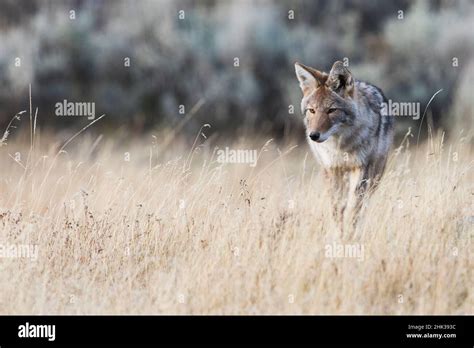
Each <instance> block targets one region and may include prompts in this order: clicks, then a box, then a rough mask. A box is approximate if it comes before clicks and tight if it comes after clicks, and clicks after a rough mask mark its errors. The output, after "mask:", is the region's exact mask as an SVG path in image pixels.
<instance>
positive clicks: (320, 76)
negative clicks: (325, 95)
mask: <svg viewBox="0 0 474 348" xmlns="http://www.w3.org/2000/svg"><path fill="white" fill-rule="evenodd" d="M295 71H296V77H297V78H298V81H299V82H300V87H301V90H302V91H303V94H307V93H308V92H309V91H311V90H312V89H315V88H317V87H319V86H320V85H322V84H324V82H326V79H327V77H328V75H327V74H326V73H322V72H321V71H318V70H316V69H313V68H310V67H309V66H306V65H303V64H300V63H295Z"/></svg>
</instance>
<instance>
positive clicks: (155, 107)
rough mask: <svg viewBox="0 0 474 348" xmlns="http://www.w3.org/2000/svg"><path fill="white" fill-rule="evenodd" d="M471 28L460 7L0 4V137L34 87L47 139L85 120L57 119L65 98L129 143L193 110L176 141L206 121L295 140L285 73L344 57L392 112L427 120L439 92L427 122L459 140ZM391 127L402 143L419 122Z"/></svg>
mask: <svg viewBox="0 0 474 348" xmlns="http://www.w3.org/2000/svg"><path fill="white" fill-rule="evenodd" d="M71 10H73V11H75V19H71V13H70V11H71ZM179 11H184V19H183V20H180V19H179V14H180V12H179ZM289 11H294V13H292V12H289ZM400 11H401V12H400ZM292 15H294V19H290V18H289V17H291V16H292ZM472 23H474V4H473V3H472V1H469V0H464V1H448V0H446V1H442V0H439V1H406V0H396V1H390V2H381V1H375V0H373V1H371V0H368V1H357V0H352V1H349V0H340V1H324V0H319V1H318V0H316V1H314V0H311V1H304V0H295V1H272V0H260V1H248V0H239V1H211V0H209V1H168V0H155V1H151V0H149V1H146V0H140V1H132V0H124V1H111V0H103V1H56V0H49V1H39V0H32V1H28V2H23V1H22V2H18V1H14V0H3V1H2V11H1V13H0V42H1V45H2V49H1V50H0V81H1V86H2V87H1V89H0V125H2V126H4V125H5V124H6V123H8V121H9V120H10V118H11V117H12V115H14V114H15V113H16V112H18V111H19V110H23V109H26V108H27V107H26V106H27V104H28V93H27V88H28V84H29V83H32V84H33V97H34V103H35V104H36V105H38V106H39V110H40V115H41V117H40V118H39V119H38V122H39V124H40V125H47V126H48V127H54V128H56V129H57V128H63V129H64V128H65V129H67V128H69V127H75V128H77V127H78V125H77V123H80V124H85V123H86V122H87V121H86V120H85V119H77V118H74V119H71V118H68V119H61V118H58V117H56V116H55V115H54V104H55V103H56V102H58V101H62V100H63V99H68V100H71V101H93V102H95V103H96V109H97V113H99V114H103V113H105V114H107V115H108V117H106V119H105V120H104V121H103V122H101V124H103V125H104V126H106V127H105V128H107V129H111V130H117V129H120V128H123V129H124V130H125V131H126V132H127V134H132V133H136V134H139V133H141V132H143V131H145V130H150V129H153V128H159V129H161V130H163V129H166V128H168V127H169V128H173V127H176V125H177V124H178V123H179V122H180V121H181V119H182V118H183V115H182V114H180V113H179V105H184V106H185V109H186V112H189V111H190V110H191V109H192V108H193V106H195V105H196V103H198V102H199V101H201V103H203V104H202V107H201V108H200V109H199V111H198V112H196V115H195V116H193V118H192V120H190V121H189V122H187V123H186V125H185V126H184V127H183V129H182V132H181V133H180V134H182V135H183V136H184V137H187V136H189V135H191V134H193V135H194V134H195V133H196V132H197V130H198V129H199V127H200V126H201V125H202V124H205V123H208V124H211V125H212V127H213V132H214V133H218V134H229V133H231V134H235V132H236V130H237V129H239V130H243V131H249V132H258V133H260V134H265V135H270V136H274V137H281V136H283V135H285V134H295V133H294V131H296V132H297V133H296V134H297V135H298V136H300V137H301V134H300V133H298V132H299V131H300V130H301V127H302V125H301V119H300V117H299V116H300V115H299V114H300V113H299V100H300V91H299V90H298V88H297V83H296V79H295V76H294V68H293V63H294V62H295V61H301V62H304V63H306V64H308V65H312V66H315V67H318V68H320V69H325V70H327V69H329V68H330V66H331V64H332V63H333V62H334V61H335V60H336V59H343V58H345V57H346V58H348V59H349V63H350V68H351V70H352V71H353V73H354V74H355V76H356V77H358V78H360V79H363V80H367V81H370V82H372V83H374V84H376V85H378V86H379V87H381V88H382V89H383V90H384V91H385V93H386V95H387V97H389V98H390V99H392V100H394V101H416V102H420V103H421V109H422V111H423V108H424V107H425V106H426V104H427V102H428V100H429V99H430V98H431V96H432V95H433V94H434V93H435V92H436V91H438V90H439V89H443V92H441V93H440V94H439V95H438V96H437V97H436V98H435V100H434V101H433V103H432V105H431V108H430V114H429V115H428V116H429V121H430V124H431V125H432V127H434V128H439V127H442V128H443V129H446V130H453V129H458V128H459V129H461V128H465V129H466V128H467V129H468V128H470V127H471V126H472V113H473V98H472V88H471V87H470V81H472V80H473V78H474V75H473V71H474V67H473V64H474V58H473V51H474V46H473V44H472V43H473V42H474V30H473V24H472ZM16 57H19V58H21V67H15V65H14V63H15V58H16ZM127 57H128V58H130V67H125V66H124V59H125V58H127ZM234 58H239V63H240V66H239V67H235V66H234ZM454 58H455V59H457V66H453V59H454ZM289 105H294V106H295V114H293V115H291V114H289V112H288V110H289ZM431 116H432V117H431ZM398 123H399V130H400V132H401V134H405V132H406V128H407V127H408V126H415V127H418V126H419V124H420V123H419V121H418V122H413V121H412V120H409V119H399V122H398ZM425 125H426V123H425ZM99 127H101V126H99ZM105 128H104V129H105Z"/></svg>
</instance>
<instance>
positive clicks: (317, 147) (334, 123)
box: [295, 61, 393, 222]
mask: <svg viewBox="0 0 474 348" xmlns="http://www.w3.org/2000/svg"><path fill="white" fill-rule="evenodd" d="M295 70H296V76H297V77H298V80H299V83H300V87H301V90H302V91H303V99H302V101H301V111H302V113H303V115H304V116H305V125H306V133H307V136H308V138H307V139H308V142H309V145H310V147H311V150H312V152H313V153H314V155H315V157H316V159H317V161H318V162H319V163H320V164H321V166H322V167H323V168H324V172H325V176H326V178H328V179H329V182H330V189H331V195H332V197H333V198H334V199H335V201H334V203H335V204H334V208H335V210H334V214H335V215H336V217H337V218H338V219H340V221H341V222H344V221H347V218H349V219H352V221H353V222H355V221H356V220H357V216H358V215H359V214H358V213H359V211H360V208H361V205H362V199H363V197H364V196H365V195H366V193H367V192H372V191H373V189H374V188H375V187H376V185H377V183H378V181H379V179H380V177H381V176H382V174H383V172H384V169H385V164H386V162H387V157H388V152H389V149H390V147H391V144H392V140H393V119H392V117H390V116H387V114H386V113H385V112H384V111H385V110H383V105H386V98H385V96H384V94H383V92H382V91H381V90H380V89H379V88H378V87H376V86H374V85H371V84H369V83H366V82H362V81H358V80H355V79H354V78H353V76H352V74H351V72H350V71H349V70H348V69H347V67H345V66H344V64H343V63H342V62H340V61H337V62H335V63H334V64H333V66H332V68H331V71H330V72H329V74H327V73H325V72H321V71H318V70H316V69H313V68H310V67H308V66H305V65H303V64H300V63H296V64H295Z"/></svg>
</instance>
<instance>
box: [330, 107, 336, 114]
mask: <svg viewBox="0 0 474 348" xmlns="http://www.w3.org/2000/svg"><path fill="white" fill-rule="evenodd" d="M335 111H337V109H336V108H330V109H328V114H332V113H333V112H335Z"/></svg>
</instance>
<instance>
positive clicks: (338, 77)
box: [326, 61, 354, 96]
mask: <svg viewBox="0 0 474 348" xmlns="http://www.w3.org/2000/svg"><path fill="white" fill-rule="evenodd" d="M326 86H328V87H329V88H331V89H332V90H333V91H334V92H336V93H339V94H341V95H342V96H352V95H353V92H354V79H353V78H352V74H351V72H350V71H349V69H347V68H346V67H345V66H344V64H343V63H342V62H341V61H337V62H335V63H334V64H333V66H332V68H331V71H330V72H329V77H328V79H327V81H326Z"/></svg>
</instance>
